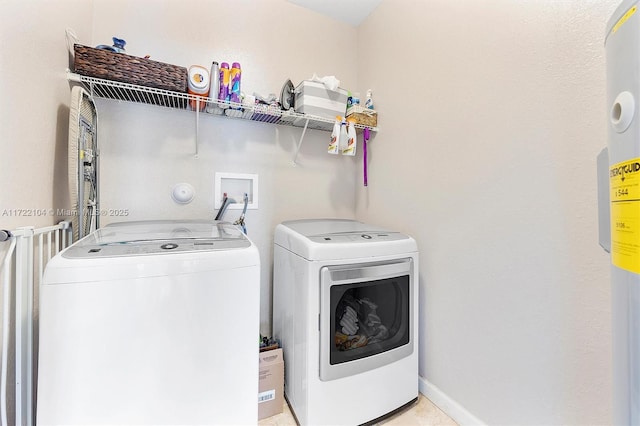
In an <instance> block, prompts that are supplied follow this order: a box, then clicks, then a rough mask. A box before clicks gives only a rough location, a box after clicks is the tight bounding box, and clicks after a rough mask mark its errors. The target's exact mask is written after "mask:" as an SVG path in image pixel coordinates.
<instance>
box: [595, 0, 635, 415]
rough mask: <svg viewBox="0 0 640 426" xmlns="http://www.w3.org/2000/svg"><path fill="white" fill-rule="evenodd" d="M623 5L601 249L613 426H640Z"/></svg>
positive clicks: (631, 137)
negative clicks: (607, 284)
mask: <svg viewBox="0 0 640 426" xmlns="http://www.w3.org/2000/svg"><path fill="white" fill-rule="evenodd" d="M638 2H639V0H624V1H623V2H622V3H621V4H620V6H619V7H618V8H617V9H616V11H615V12H614V14H613V15H612V16H611V19H610V20H609V22H608V24H607V30H606V35H605V50H606V61H607V103H608V111H609V118H608V121H609V125H608V145H607V150H605V151H603V152H602V153H601V154H600V156H599V157H598V169H599V173H598V176H599V177H598V179H599V186H600V191H599V200H600V244H601V245H602V246H603V247H604V248H605V250H607V251H609V252H610V253H611V285H612V287H611V295H612V312H613V329H612V330H613V384H614V388H613V404H614V419H613V420H614V423H615V424H624V425H640V120H639V119H638V110H639V108H640V104H639V101H640V11H639V10H638V7H639V4H638Z"/></svg>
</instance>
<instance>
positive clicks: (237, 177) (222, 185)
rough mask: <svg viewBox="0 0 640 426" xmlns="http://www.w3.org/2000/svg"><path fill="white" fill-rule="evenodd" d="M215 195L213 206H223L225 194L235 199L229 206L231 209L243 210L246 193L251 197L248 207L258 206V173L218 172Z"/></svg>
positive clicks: (217, 207)
mask: <svg viewBox="0 0 640 426" xmlns="http://www.w3.org/2000/svg"><path fill="white" fill-rule="evenodd" d="M214 188H215V190H214V195H213V197H214V198H213V200H214V203H213V207H214V208H215V209H219V208H220V207H222V199H223V198H224V194H225V193H226V194H227V197H229V198H232V199H233V200H235V203H231V204H230V205H229V207H228V209H230V210H242V209H243V208H244V201H243V200H244V194H247V196H248V197H249V204H247V209H257V208H258V175H257V174H246V173H226V172H216V176H215V185H214Z"/></svg>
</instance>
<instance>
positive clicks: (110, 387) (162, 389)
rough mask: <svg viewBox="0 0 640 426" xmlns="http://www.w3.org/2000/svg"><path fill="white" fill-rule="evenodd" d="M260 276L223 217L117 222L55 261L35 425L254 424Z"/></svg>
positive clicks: (47, 290)
mask: <svg viewBox="0 0 640 426" xmlns="http://www.w3.org/2000/svg"><path fill="white" fill-rule="evenodd" d="M259 270H260V261H259V256H258V251H257V249H256V247H255V246H254V244H253V243H252V242H251V241H250V240H249V239H248V238H247V237H246V236H245V235H244V234H242V233H241V232H240V231H239V230H238V229H237V228H236V227H234V226H233V225H231V224H228V223H224V222H196V221H191V222H174V221H155V222H129V223H120V224H114V225H110V226H107V227H104V228H101V229H99V230H97V231H95V232H94V233H92V234H90V235H88V236H87V237H85V238H84V239H82V240H80V241H78V242H77V243H75V244H73V245H72V246H70V247H68V248H67V249H65V250H64V251H62V252H61V253H59V254H58V255H56V256H55V257H54V258H53V259H51V261H50V262H49V263H48V264H47V268H46V271H45V275H44V278H43V283H42V289H41V293H40V348H39V368H38V370H39V372H38V395H37V423H38V424H41V425H49V424H59V425H79V424H82V425H89V424H91V425H94V424H103V425H106V424H110V425H116V424H118V425H124V424H127V425H141V424H144V425H165V424H172V425H176V424H180V425H196V424H198V425H202V424H208V425H210V424H223V425H228V424H255V423H256V422H257V419H258V411H257V395H258V345H257V341H258V336H259V311H260V305H259V295H260V271H259Z"/></svg>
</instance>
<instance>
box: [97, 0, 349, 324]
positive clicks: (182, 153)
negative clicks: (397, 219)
mask: <svg viewBox="0 0 640 426" xmlns="http://www.w3.org/2000/svg"><path fill="white" fill-rule="evenodd" d="M133 4H134V3H132V2H130V1H102V0H101V1H96V3H95V9H94V27H93V37H92V39H91V40H87V41H86V42H85V43H87V44H90V45H96V44H104V43H107V44H110V43H111V36H118V37H121V38H124V39H125V40H127V46H126V48H127V52H128V53H130V54H133V55H139V56H144V55H145V54H150V55H151V57H152V59H156V60H159V61H163V62H168V63H172V64H177V65H182V66H185V67H188V66H189V65H192V64H201V65H203V66H206V67H207V68H208V67H210V65H211V61H212V60H217V61H218V62H222V61H225V62H229V63H231V62H235V61H237V62H240V64H241V66H242V72H243V73H242V90H243V91H244V92H246V93H248V94H252V93H254V92H257V93H259V94H262V95H267V94H269V93H275V94H277V95H278V96H279V93H280V89H281V88H282V85H283V84H284V82H285V80H286V79H287V78H290V79H291V80H292V81H293V82H294V84H297V83H299V82H300V81H301V80H303V79H308V78H311V76H312V75H313V73H314V72H315V73H317V74H318V75H320V76H323V75H329V74H335V75H336V76H337V77H338V78H339V79H340V80H341V86H342V87H345V88H348V87H350V86H354V85H355V84H356V74H357V67H356V56H355V54H354V53H353V52H355V50H356V40H357V39H356V29H355V28H353V27H351V26H349V25H347V24H343V23H340V22H337V21H332V20H330V19H329V18H325V17H323V16H322V15H319V14H316V13H314V12H310V11H308V10H306V9H303V8H301V7H299V6H295V5H292V4H290V3H288V2H285V1H284V0H269V1H259V2H256V1H247V0H244V1H233V2H230V1H209V2H201V1H182V2H163V3H162V2H156V1H136V2H135V7H133ZM98 113H99V120H100V124H99V127H100V129H99V144H100V146H101V173H100V190H101V201H102V207H103V208H107V209H128V210H129V216H127V217H125V218H122V217H108V216H107V217H103V223H108V222H111V221H118V220H122V219H126V220H139V219H177V218H183V219H192V218H204V219H207V218H210V219H213V217H214V216H215V214H216V211H215V210H214V200H213V191H214V186H213V184H214V175H215V172H237V173H257V174H258V175H259V183H260V185H259V186H260V193H259V209H258V210H249V211H248V212H247V218H246V222H247V227H248V234H249V236H250V237H251V238H252V240H253V241H254V242H255V243H256V245H257V246H258V249H259V251H260V256H261V263H262V274H261V279H262V294H261V330H262V332H263V333H265V334H269V335H270V331H271V274H272V251H273V247H272V246H273V235H272V234H273V229H274V227H275V226H276V225H277V224H278V223H279V222H281V221H283V220H287V219H297V218H304V217H348V218H351V217H354V215H355V198H354V194H355V192H356V190H355V185H356V184H355V179H356V166H357V164H358V163H357V162H356V161H355V160H354V159H353V158H347V157H341V156H338V157H336V156H329V155H327V154H326V147H327V144H328V141H329V136H330V134H329V133H327V132H320V131H316V130H309V131H307V135H306V137H305V140H304V144H303V146H302V149H301V151H300V155H299V156H298V164H297V166H294V165H293V163H292V158H293V154H294V150H295V146H296V144H297V142H298V140H299V137H300V135H301V133H302V129H299V128H288V127H281V126H274V125H268V124H262V123H253V122H247V121H238V120H232V119H225V118H220V117H216V116H211V115H208V114H203V115H201V116H200V131H199V135H200V137H199V145H198V158H195V114H194V113H191V112H187V111H175V110H168V109H163V108H158V107H149V106H146V105H131V104H127V103H117V102H112V101H100V102H99V103H98ZM181 182H187V183H190V184H191V185H192V186H193V187H194V188H195V191H196V198H195V199H194V201H193V202H192V203H191V204H189V205H186V206H185V205H178V204H176V203H174V202H173V201H172V200H171V197H170V191H171V188H172V186H173V185H175V184H177V183H181ZM238 214H239V211H237V210H228V211H227V214H226V215H225V217H224V219H226V220H229V221H234V220H235V219H237V217H238Z"/></svg>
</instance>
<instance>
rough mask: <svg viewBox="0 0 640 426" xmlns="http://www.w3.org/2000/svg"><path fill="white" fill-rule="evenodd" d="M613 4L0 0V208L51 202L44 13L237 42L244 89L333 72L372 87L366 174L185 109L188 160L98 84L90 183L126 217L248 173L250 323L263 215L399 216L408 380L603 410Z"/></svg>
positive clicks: (172, 56)
mask: <svg viewBox="0 0 640 426" xmlns="http://www.w3.org/2000/svg"><path fill="white" fill-rule="evenodd" d="M617 3H618V2H617V0H606V1H596V0H590V1H580V0H563V1H554V0H539V1H535V2H533V1H519V2H514V1H509V0H492V1H483V2H473V1H459V2H451V1H446V0H432V1H429V2H425V1H409V0H393V1H391V0H384V1H383V2H382V4H381V6H380V7H379V8H378V9H377V10H376V11H375V12H374V13H373V14H372V15H371V16H370V18H369V19H368V20H367V21H366V22H365V24H364V25H363V26H361V27H360V28H359V29H358V30H357V31H355V32H354V30H353V29H352V28H351V27H348V26H345V25H342V24H339V23H336V22H333V21H331V20H328V19H324V18H322V17H321V16H319V15H317V14H314V13H312V12H308V11H305V10H304V9H300V8H298V7H296V6H294V5H291V4H288V3H285V2H284V1H281V0H268V1H266V0H265V1H236V2H228V1H225V2H222V1H216V2H215V3H213V2H150V1H147V2H141V1H136V2H135V3H134V2H122V1H120V2H107V1H100V2H98V3H97V4H96V5H95V10H94V11H93V12H92V2H86V1H71V0H60V1H43V0H37V1H36V0H31V1H18V0H9V1H6V0H5V1H2V2H0V31H1V32H2V33H1V34H2V40H5V41H6V40H10V41H11V42H10V43H7V42H5V43H3V46H2V55H0V76H2V78H1V79H0V95H1V97H2V101H1V102H0V105H2V106H1V108H2V110H1V111H0V112H1V113H0V131H1V132H2V142H1V143H0V158H3V165H2V167H0V182H1V183H0V185H1V186H2V190H1V191H0V212H1V211H2V210H4V209H35V208H49V207H66V205H65V203H66V202H67V200H66V181H65V180H66V159H65V157H66V138H67V133H66V132H67V115H68V109H67V107H66V105H67V104H68V99H69V88H68V84H67V83H66V81H65V79H64V68H65V67H66V66H67V64H66V53H65V42H64V28H65V27H72V28H74V29H75V30H76V32H77V33H78V35H79V36H80V38H81V40H82V41H84V42H86V43H87V44H89V45H95V44H99V43H108V42H109V41H110V38H111V36H112V35H119V36H122V37H123V38H125V39H126V40H127V41H128V45H127V48H128V51H129V53H132V54H135V55H145V54H151V55H152V58H153V59H157V60H161V61H165V62H169V63H175V64H180V65H185V66H188V65H190V64H195V63H201V64H203V65H208V63H209V61H211V60H212V59H217V60H219V61H221V60H227V61H234V60H239V62H241V63H242V65H243V71H244V74H243V89H244V90H245V91H250V92H252V91H257V92H260V93H263V94H266V93H268V92H278V91H279V90H280V87H281V86H282V83H283V82H284V79H285V78H287V77H289V78H291V79H292V80H293V81H294V82H298V81H300V80H302V79H304V78H307V77H309V76H310V74H311V73H313V72H317V73H318V74H320V75H323V74H336V75H337V76H338V77H339V78H340V79H341V80H343V82H344V84H343V87H347V88H351V89H353V87H354V86H355V87H356V90H358V91H359V92H360V93H364V92H365V90H366V89H367V88H373V89H374V96H375V101H376V105H377V108H378V109H379V111H380V123H379V124H380V127H381V129H382V131H381V132H380V133H379V134H378V135H376V136H375V137H374V139H373V141H372V142H371V144H370V150H369V153H370V160H371V163H370V170H369V172H370V186H369V187H368V189H366V190H361V189H359V188H360V184H361V183H360V182H361V176H360V173H361V171H360V163H359V161H360V160H361V153H360V154H359V155H358V156H357V158H356V159H344V158H338V159H335V158H329V157H327V156H326V155H324V148H325V146H326V139H327V137H328V135H327V134H326V133H322V132H314V131H312V132H310V133H311V134H310V135H309V137H308V138H307V140H306V142H305V145H304V146H303V149H302V153H301V155H300V157H299V165H298V166H297V167H292V166H291V165H290V158H291V155H292V152H293V145H294V144H295V142H296V141H297V137H298V136H299V132H300V131H299V130H295V129H289V128H282V127H273V126H269V125H262V124H257V123H244V122H235V121H231V120H223V119H218V118H215V117H204V118H203V120H202V129H201V135H202V141H201V145H200V156H199V158H198V159H194V158H193V155H192V154H193V150H192V149H193V134H192V133H190V131H191V130H192V128H193V121H192V120H193V117H192V115H190V114H189V113H186V112H185V113H175V112H171V111H165V110H161V109H158V108H152V107H145V106H140V105H128V104H117V103H111V102H104V101H101V102H100V104H99V110H100V113H101V123H100V124H101V135H100V136H101V142H102V153H103V157H102V161H103V169H102V172H103V174H102V178H103V179H102V184H103V187H102V189H103V194H102V195H103V201H104V202H105V203H108V204H112V205H113V206H114V207H123V208H129V209H130V211H131V216H130V217H129V218H130V219H136V218H142V217H147V216H156V217H168V216H171V217H177V216H181V217H193V216H207V217H210V216H209V215H212V214H213V213H214V212H213V209H212V195H211V190H212V183H211V180H212V178H213V173H214V172H215V171H216V170H218V171H239V172H251V173H259V174H260V179H261V181H260V183H261V198H260V206H261V208H260V210H258V211H252V212H250V213H249V215H248V226H249V233H250V236H252V238H253V239H254V240H255V241H256V243H257V244H258V246H259V249H260V250H261V255H262V261H263V264H264V265H263V277H262V278H263V283H265V284H264V285H263V289H262V293H263V294H262V296H263V302H262V303H263V305H262V308H263V312H262V313H261V315H262V328H263V331H268V326H269V324H268V322H269V320H268V319H269V317H270V314H269V313H268V309H270V284H269V283H270V260H271V250H272V249H271V230H272V229H273V226H274V225H275V224H276V223H278V222H280V221H281V220H284V219H287V218H294V217H303V216H347V217H353V216H357V217H358V218H360V219H362V220H365V221H369V222H374V223H377V224H380V225H386V226H389V227H392V228H395V229H398V230H401V231H404V232H407V233H409V234H411V235H413V236H414V237H415V238H416V239H417V240H418V243H419V245H420V249H421V253H422V258H421V261H422V265H421V271H422V275H421V282H420V284H421V295H422V296H421V304H422V312H421V327H422V329H421V339H422V341H421V364H420V374H421V376H422V377H423V379H424V380H426V381H428V382H429V383H432V384H434V385H436V386H437V387H439V388H440V389H441V390H442V391H443V392H445V393H446V394H447V395H449V396H450V397H451V398H453V399H454V400H456V401H457V402H459V403H460V404H462V405H463V406H464V407H465V408H466V409H467V410H469V411H470V412H471V413H473V414H475V415H476V416H477V417H478V418H480V419H482V420H484V421H486V422H488V423H495V424H516V423H520V424H524V423H532V424H533V423H537V424H543V423H544V424H552V423H554V424H560V423H562V424H564V423H572V424H580V423H582V424H584V423H590V424H593V423H609V422H610V421H611V417H610V412H611V402H610V388H611V378H610V375H611V373H610V364H611V361H610V348H609V346H610V340H611V339H610V307H609V304H610V295H609V284H608V283H609V277H608V258H607V256H606V255H605V254H604V253H603V252H602V251H601V250H600V249H599V247H598V246H597V235H596V229H597V228H596V196H595V194H596V190H595V181H596V179H595V168H594V167H595V155H596V154H597V153H598V151H599V150H600V148H601V147H603V146H604V145H605V144H606V133H605V127H604V126H605V117H606V115H605V114H606V105H605V103H604V58H603V38H604V25H605V22H606V20H607V19H608V17H609V15H610V13H611V12H612V11H613V9H614V8H615V6H616V5H617ZM214 5H215V6H214ZM232 7H235V8H237V9H234V10H231V8H232ZM197 8H204V10H202V9H197ZM282 16H284V19H283V18H282ZM92 21H93V23H92ZM319 35H320V39H321V40H322V42H321V43H316V42H315V41H316V39H317V38H318V36H319ZM355 37H357V38H358V41H357V42H356V41H354V38H355ZM185 46H187V47H185ZM402 73H405V74H404V78H402ZM25 75H28V76H33V75H35V76H37V78H31V79H27V78H26V77H25ZM17 82H25V83H23V84H19V83H17ZM247 89H248V90H247ZM116 122H117V123H116ZM116 124H117V125H116ZM136 159H140V164H137V162H135V160H136ZM25 170H32V171H33V173H25ZM163 172H164V173H163ZM182 181H187V182H190V183H191V184H193V185H194V186H195V187H196V191H197V198H196V200H195V201H194V203H193V204H192V205H189V206H186V207H178V206H175V205H173V204H172V203H171V202H170V201H169V197H168V189H169V188H170V186H171V185H172V184H173V183H176V182H182ZM120 191H121V192H120ZM356 193H357V194H358V202H357V206H356V203H355V202H353V201H352V197H353V195H354V194H356ZM127 194H129V195H127ZM131 194H135V196H132V195H131ZM234 213H235V212H234V211H230V212H229V213H228V216H227V217H228V218H230V219H233V218H234V215H233V214H234ZM1 219H2V220H1V223H2V225H1V226H0V228H14V227H16V226H21V225H31V224H36V225H44V224H50V223H53V222H54V221H55V220H57V218H52V217H49V216H46V217H41V218H33V217H2V218H1ZM109 219H112V218H107V220H109ZM265 297H266V298H267V299H265Z"/></svg>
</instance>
